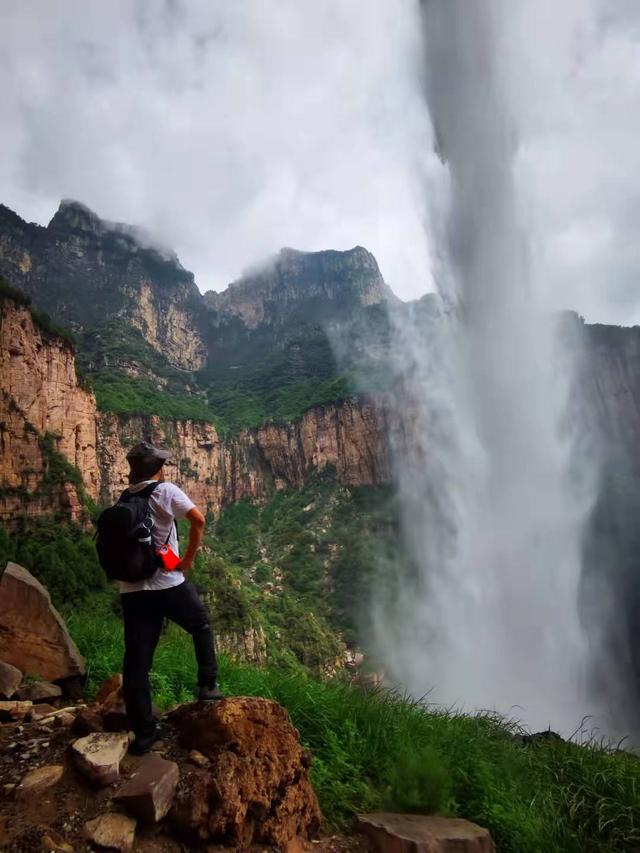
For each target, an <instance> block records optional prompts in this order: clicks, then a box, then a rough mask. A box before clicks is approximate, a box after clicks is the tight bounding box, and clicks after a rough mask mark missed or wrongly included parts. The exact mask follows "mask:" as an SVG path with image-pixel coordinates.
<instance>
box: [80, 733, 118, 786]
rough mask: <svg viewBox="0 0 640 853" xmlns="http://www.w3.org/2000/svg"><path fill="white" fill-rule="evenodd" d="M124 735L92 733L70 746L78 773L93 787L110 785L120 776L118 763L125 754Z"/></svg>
mask: <svg viewBox="0 0 640 853" xmlns="http://www.w3.org/2000/svg"><path fill="white" fill-rule="evenodd" d="M128 748H129V738H128V736H127V735H125V734H112V733H110V732H94V733H93V734H90V735H87V736H86V737H81V738H80V739H79V740H77V741H75V742H74V743H73V744H71V755H72V757H73V760H74V762H75V764H76V767H77V768H78V769H79V770H80V772H81V773H82V774H83V775H84V776H85V777H86V778H87V779H88V780H89V781H90V782H93V784H94V785H99V786H100V787H102V786H105V785H111V784H112V783H113V782H115V781H117V779H118V778H119V776H120V762H121V761H122V759H123V758H124V756H125V755H126V754H127V749H128Z"/></svg>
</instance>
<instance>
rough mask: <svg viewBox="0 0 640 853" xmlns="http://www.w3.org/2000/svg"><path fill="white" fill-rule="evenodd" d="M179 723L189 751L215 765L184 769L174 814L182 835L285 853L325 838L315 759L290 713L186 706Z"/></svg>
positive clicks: (254, 702)
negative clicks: (296, 841) (298, 841)
mask: <svg viewBox="0 0 640 853" xmlns="http://www.w3.org/2000/svg"><path fill="white" fill-rule="evenodd" d="M171 721H172V722H173V723H174V724H175V725H176V726H177V727H178V730H179V732H180V741H181V743H182V745H183V746H184V747H185V748H186V749H192V750H194V749H197V750H198V751H199V752H200V753H201V754H202V755H204V756H205V757H206V758H208V759H209V762H210V764H209V765H208V766H205V767H193V769H191V768H189V769H187V768H184V774H183V777H182V779H181V784H180V786H179V789H178V792H177V795H176V799H175V802H174V805H173V808H172V810H171V812H170V819H171V822H172V824H173V826H174V827H175V828H176V829H177V830H178V831H180V832H182V833H185V834H187V835H190V836H192V837H195V838H199V839H201V840H212V841H220V842H221V841H223V840H224V843H225V844H227V845H229V844H230V845H235V847H236V848H237V849H240V850H243V849H246V848H247V847H248V846H249V845H250V844H251V843H263V844H273V845H277V846H278V847H280V848H281V849H283V848H284V847H285V846H286V844H287V842H289V841H290V840H291V839H293V838H295V837H296V836H300V837H302V838H308V837H310V836H312V835H313V834H314V833H315V832H316V831H317V829H318V827H319V824H320V817H321V815H320V808H319V805H318V801H317V798H316V795H315V792H314V790H313V788H312V786H311V783H310V781H309V765H310V760H311V759H310V755H309V754H308V753H307V751H306V750H305V749H303V748H302V746H301V745H300V741H299V737H298V733H297V731H296V729H295V728H294V727H293V726H292V724H291V721H290V720H289V715H288V714H287V712H286V711H285V710H284V708H282V707H281V706H280V705H278V704H277V703H275V702H272V701H270V700H267V699H254V698H235V699H225V700H223V701H222V702H216V703H209V704H205V703H193V704H191V705H185V706H182V707H181V708H179V709H177V711H176V712H174V713H173V715H172V716H171Z"/></svg>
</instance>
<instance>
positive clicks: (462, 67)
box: [378, 0, 592, 732]
mask: <svg viewBox="0 0 640 853" xmlns="http://www.w3.org/2000/svg"><path fill="white" fill-rule="evenodd" d="M512 2H513V0H503V1H502V2H500V0H425V2H424V3H423V7H422V12H423V23H424V33H425V56H426V92H427V102H428V108H429V111H430V114H431V118H432V123H433V127H434V132H435V138H436V143H437V148H438V153H439V155H440V157H441V158H442V160H443V162H444V163H445V164H446V168H447V169H448V179H449V185H450V199H449V211H448V221H447V224H446V235H447V236H446V240H445V245H444V246H442V247H441V254H442V258H443V265H442V270H441V271H440V279H441V300H440V305H441V310H440V316H439V317H438V318H437V320H436V321H432V322H431V323H429V324H428V325H426V324H425V320H424V316H423V314H424V311H423V312H421V311H420V310H419V309H415V311H414V313H413V315H409V314H408V312H407V311H406V310H404V312H402V314H401V319H400V320H398V322H399V324H400V325H399V328H398V335H397V341H396V343H397V347H398V351H399V359H400V361H401V362H402V364H403V373H404V376H405V383H404V388H403V393H404V395H405V403H404V404H403V411H402V412H401V413H400V412H399V414H398V417H399V420H400V421H401V422H402V424H401V427H402V428H400V427H399V428H398V429H397V430H396V436H397V440H396V448H395V449H396V453H395V461H396V473H397V477H398V486H399V491H400V498H401V503H402V518H403V528H404V533H405V539H406V544H407V548H408V552H409V557H410V563H411V566H412V568H411V571H410V572H409V573H408V574H407V575H406V576H405V577H403V578H402V583H400V584H399V588H398V590H397V595H396V598H395V603H394V604H390V603H389V601H388V600H387V601H384V602H380V603H379V607H378V625H379V628H380V631H379V633H378V636H379V638H380V648H381V649H382V653H383V656H384V659H385V661H386V664H387V667H388V669H389V670H390V671H391V672H392V673H393V675H394V676H395V677H396V678H397V679H398V681H399V682H400V683H401V684H403V685H404V686H405V687H406V688H408V689H409V690H410V691H411V692H412V693H413V694H414V695H425V694H427V695H428V698H429V700H430V701H433V702H437V703H442V704H444V705H447V706H451V705H453V706H457V707H464V708H465V709H467V710H473V709H495V710H497V711H499V712H502V713H505V714H510V715H512V716H516V717H519V718H521V719H523V720H524V721H525V722H526V723H527V724H529V725H530V726H533V727H540V728H541V727H546V726H548V725H551V726H552V727H556V728H559V729H561V730H563V731H564V732H567V731H572V730H573V729H574V728H575V727H576V726H577V725H579V723H580V720H581V718H582V717H583V715H584V714H586V713H589V712H590V711H591V710H592V708H591V706H590V704H589V702H588V700H587V695H586V687H585V684H586V674H587V673H586V648H585V647H586V644H585V640H584V637H583V632H582V629H581V626H580V621H579V615H578V593H579V583H580V574H581V558H580V544H581V534H582V530H583V524H584V520H585V516H586V513H587V511H588V508H589V501H588V499H587V498H588V496H587V495H585V493H584V489H580V488H578V484H577V483H576V480H575V477H574V476H573V473H572V471H573V472H575V466H573V467H572V463H573V462H574V461H575V452H574V451H575V446H574V442H573V432H572V429H571V428H570V419H569V418H568V400H569V389H570V380H571V372H570V370H569V366H570V359H569V357H568V354H567V351H566V350H565V351H563V350H560V349H558V346H557V343H558V341H557V335H556V334H555V332H554V329H555V326H554V323H553V322H552V318H551V316H550V315H549V314H548V313H547V312H546V311H545V309H544V305H543V304H541V299H540V297H539V290H540V288H539V287H537V286H536V280H535V274H534V270H533V268H532V267H533V265H532V263H531V261H530V257H529V252H528V248H527V241H526V238H525V234H524V233H523V230H522V228H521V226H520V224H519V210H518V199H517V193H516V187H515V182H514V157H515V154H516V150H517V149H516V144H517V137H516V128H515V127H514V125H513V122H512V119H511V117H510V112H509V98H508V96H507V93H506V87H505V86H504V85H503V83H504V74H503V71H502V68H501V56H502V54H501V51H502V45H503V43H502V41H501V39H502V34H501V31H500V26H501V23H502V21H503V20H504V19H505V18H508V16H509V8H510V4H511V3H512ZM407 397H408V398H409V400H410V403H409V404H407V403H406V399H407ZM400 435H402V436H404V438H403V439H400V438H399V436H400Z"/></svg>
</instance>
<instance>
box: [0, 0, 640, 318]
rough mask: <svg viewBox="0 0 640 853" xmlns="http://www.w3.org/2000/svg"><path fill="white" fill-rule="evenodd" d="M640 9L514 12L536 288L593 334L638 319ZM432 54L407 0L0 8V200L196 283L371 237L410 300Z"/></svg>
mask: <svg viewBox="0 0 640 853" xmlns="http://www.w3.org/2000/svg"><path fill="white" fill-rule="evenodd" d="M639 7H640V2H636V0H562V2H557V0H554V2H551V0H536V2H534V1H533V0H510V2H509V3H508V4H506V6H505V8H507V9H509V10H512V11H510V12H509V14H510V15H512V20H510V22H509V30H508V31H509V33H510V36H509V39H508V44H507V45H506V46H503V47H505V50H506V55H507V61H506V63H505V68H506V69H508V75H509V91H510V96H511V102H512V103H511V106H512V110H513V112H514V115H515V124H516V126H517V128H518V138H519V143H520V147H519V154H518V158H517V161H516V164H515V168H516V174H517V180H518V187H519V191H520V196H519V197H520V201H521V210H522V217H523V222H525V223H526V226H527V230H528V233H529V234H530V238H531V243H532V252H533V256H534V258H535V261H536V270H537V275H538V277H539V279H540V280H541V281H542V282H543V283H542V284H541V286H544V287H545V288H546V290H547V291H548V293H549V295H550V298H551V300H552V302H553V304H555V305H558V306H562V307H573V308H575V309H577V310H579V311H581V313H583V314H585V316H587V318H588V319H590V320H602V321H606V322H619V323H634V322H638V323H640V286H639V282H640V277H639V273H640V240H639V239H638V232H639V227H640V144H639V142H640V140H639V135H640V8H639ZM422 49H423V46H422V42H421V32H420V24H419V16H418V8H417V0H321V2H318V0H315V2H311V0H277V2H267V0H165V2H160V0H158V2H148V0H144V2H142V1H141V2H134V0H109V2H107V0H95V2H86V0H21V2H20V3H13V4H12V3H9V2H5V3H3V4H2V9H0V91H2V94H3V97H2V99H0V121H1V122H2V136H1V138H0V153H1V156H0V201H3V202H4V203H6V204H8V205H9V206H10V207H12V208H13V209H15V210H16V211H17V212H18V213H19V214H20V215H21V216H23V217H24V218H26V219H29V220H33V221H37V222H40V223H46V222H47V221H48V220H49V218H50V217H51V215H52V214H53V212H54V211H55V209H56V207H57V205H58V203H59V200H60V199H61V198H63V197H71V198H76V199H78V200H80V201H82V202H84V203H85V204H87V205H89V207H91V208H93V209H94V210H95V211H96V212H97V213H98V214H100V215H101V216H103V217H105V218H107V219H112V220H117V221H124V222H130V223H135V224H138V225H142V226H144V227H145V228H147V229H148V230H150V231H151V232H152V233H153V234H154V235H156V236H157V239H158V242H159V243H162V244H165V245H167V246H169V247H171V248H173V249H175V250H176V251H177V252H178V255H179V256H180V258H181V260H182V262H183V264H184V265H185V266H186V267H188V268H189V269H192V270H193V271H194V273H195V275H196V281H197V282H198V284H199V286H200V287H201V289H203V290H204V289H208V288H214V289H217V290H219V289H222V288H223V287H225V286H226V284H227V283H228V282H229V281H231V280H233V279H234V278H237V277H238V276H239V275H240V274H241V272H242V270H243V269H245V268H246V267H248V266H250V265H252V264H254V263H256V262H259V261H260V260H262V259H263V258H265V257H267V256H269V255H271V254H273V253H274V252H276V251H277V250H278V249H279V248H280V247H282V246H293V247H295V248H299V249H307V250H316V249H322V248H337V249H344V248H349V247H351V246H354V245H356V244H360V245H364V246H366V247H367V248H368V249H370V250H371V251H372V252H374V254H375V255H376V257H377V258H378V261H379V263H380V266H381V269H382V272H383V274H384V276H385V278H386V280H387V281H388V282H389V283H390V284H391V286H392V287H393V289H394V290H395V291H396V293H398V294H399V295H400V296H401V297H403V298H411V297H414V296H417V295H420V294H421V293H423V292H425V291H426V290H429V289H432V288H433V287H434V274H435V273H434V269H435V265H434V262H433V258H434V257H436V256H437V252H438V238H437V236H436V235H437V234H438V233H440V232H439V227H438V226H439V224H440V221H441V220H442V219H443V217H444V216H445V210H446V194H447V174H446V167H444V166H443V165H442V164H441V163H440V161H439V160H438V158H437V156H436V155H435V153H434V150H433V149H434V146H433V135H432V130H431V125H430V120H429V115H428V113H427V110H426V105H425V99H424V95H423V89H422V85H423V80H422V74H423V55H422ZM479 97H481V93H479Z"/></svg>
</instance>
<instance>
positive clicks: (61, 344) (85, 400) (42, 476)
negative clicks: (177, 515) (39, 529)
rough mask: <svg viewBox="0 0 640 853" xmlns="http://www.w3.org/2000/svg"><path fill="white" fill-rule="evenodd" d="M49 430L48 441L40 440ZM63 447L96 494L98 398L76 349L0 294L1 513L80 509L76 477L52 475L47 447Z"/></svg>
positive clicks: (75, 513) (7, 517)
mask: <svg viewBox="0 0 640 853" xmlns="http://www.w3.org/2000/svg"><path fill="white" fill-rule="evenodd" d="M45 436H48V439H47V444H46V445H45V444H43V439H44V438H45ZM47 447H48V448H52V449H53V450H54V451H58V452H59V453H61V454H62V455H63V456H64V457H65V458H66V459H67V460H68V461H69V462H70V463H71V464H72V465H74V466H76V467H77V468H78V470H79V471H80V472H81V473H82V479H83V482H84V488H85V490H86V492H87V494H88V495H89V496H90V497H92V498H94V499H95V498H97V497H98V486H99V479H100V478H99V472H98V462H97V455H96V402H95V398H94V396H93V394H92V393H91V392H89V391H86V390H84V389H83V388H82V387H81V386H80V384H79V382H78V377H77V375H76V367H75V354H74V352H73V348H72V347H71V345H70V344H68V343H67V342H66V341H64V340H62V339H61V338H58V337H55V336H52V335H47V334H46V333H44V332H43V331H42V329H40V328H39V326H38V325H36V323H34V320H33V318H32V316H31V313H30V311H29V309H28V308H26V307H24V306H20V305H16V304H15V303H14V302H13V301H12V300H8V299H5V300H1V301H0V519H1V520H2V521H3V522H7V521H9V522H10V521H11V519H12V517H13V516H14V515H15V514H16V513H18V512H22V513H23V514H25V513H26V514H27V515H31V516H40V515H47V514H50V513H54V512H58V511H59V510H60V509H63V510H64V511H65V513H66V514H68V515H70V517H72V518H73V519H74V520H78V519H79V518H80V516H81V515H82V511H83V510H82V506H81V502H80V500H79V498H78V495H77V489H76V487H75V486H74V484H73V483H62V482H57V481H56V480H55V477H53V476H52V472H51V470H50V455H51V454H50V452H49V454H47Z"/></svg>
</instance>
